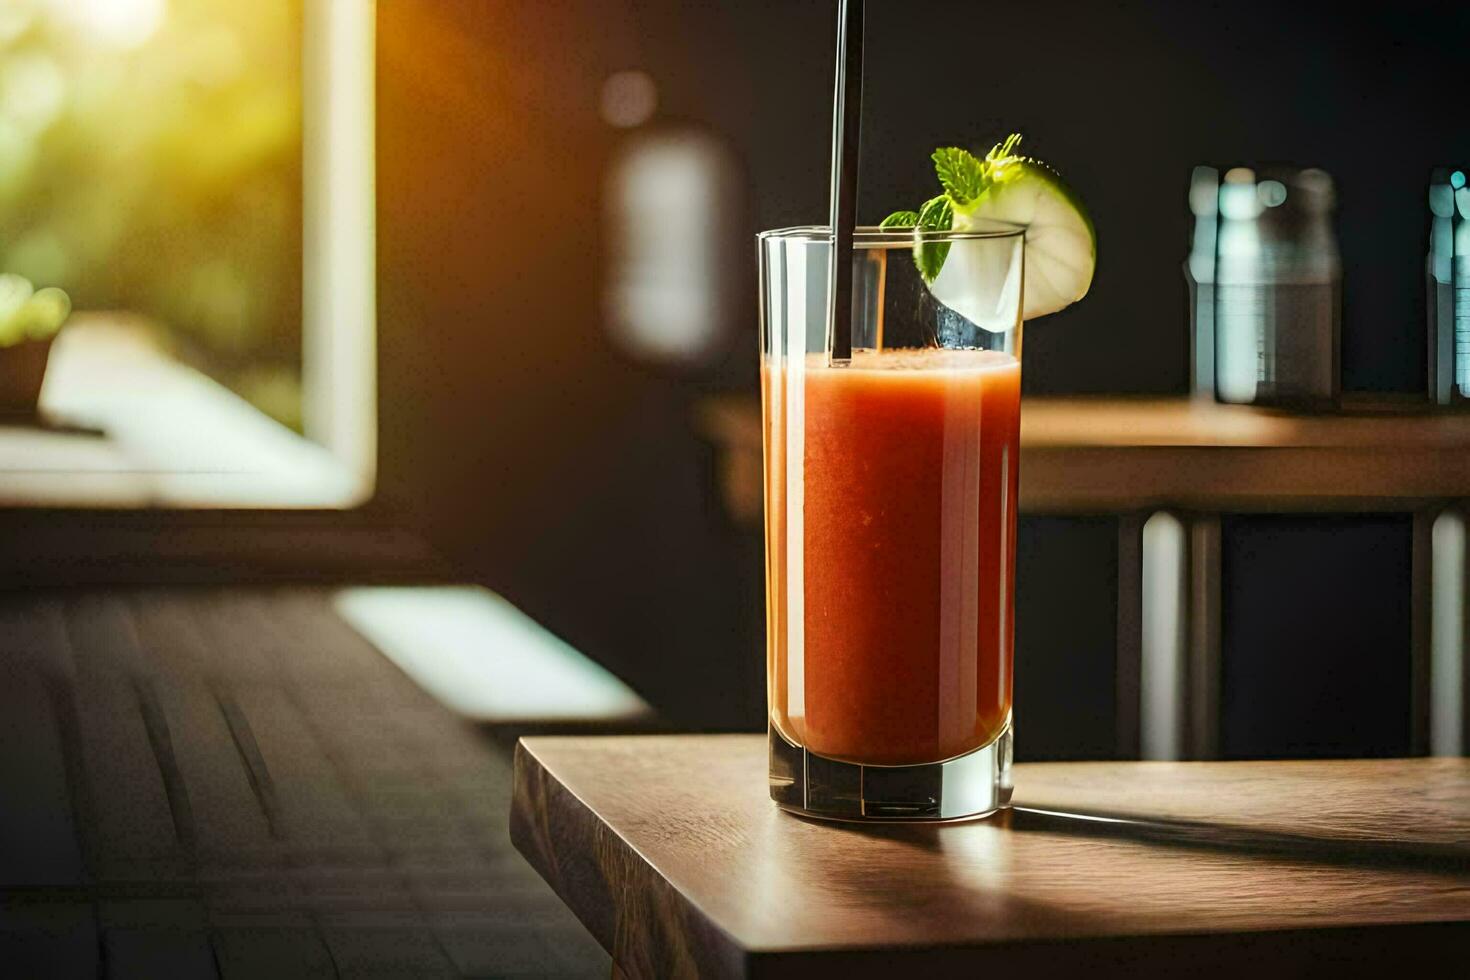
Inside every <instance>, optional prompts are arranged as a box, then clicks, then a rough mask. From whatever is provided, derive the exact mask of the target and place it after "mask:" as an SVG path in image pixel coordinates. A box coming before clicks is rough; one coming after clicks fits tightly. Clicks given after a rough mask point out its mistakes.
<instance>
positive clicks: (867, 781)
mask: <svg viewBox="0 0 1470 980" xmlns="http://www.w3.org/2000/svg"><path fill="white" fill-rule="evenodd" d="M767 732H768V741H769V743H770V752H771V762H770V782H771V799H773V800H775V801H776V804H777V805H778V806H780V807H781V808H782V809H783V810H790V811H791V812H793V813H800V814H802V815H803V816H808V817H821V818H823V819H827V820H857V821H889V822H892V821H898V820H922V821H929V820H962V819H965V818H967V817H983V816H985V815H986V814H989V813H994V812H995V811H996V810H999V809H1001V808H1002V807H1007V806H1010V804H1011V723H1010V721H1009V719H1007V721H1006V724H1005V727H1004V728H1002V729H1001V731H1000V734H999V735H997V736H996V737H995V738H994V739H992V740H991V741H990V742H989V744H987V745H982V746H981V747H980V748H978V749H974V750H972V751H970V752H966V753H965V754H964V755H959V756H955V757H954V758H953V759H947V760H945V761H944V762H931V763H927V764H925V765H917V766H864V765H860V764H858V763H855V762H839V761H837V760H835V759H828V758H826V757H825V756H820V755H816V754H814V753H812V752H808V751H807V750H806V749H803V748H802V747H801V746H799V745H793V744H792V743H791V742H789V741H787V739H786V737H785V736H783V735H782V734H781V733H780V732H778V731H776V729H775V727H773V726H768V728H767Z"/></svg>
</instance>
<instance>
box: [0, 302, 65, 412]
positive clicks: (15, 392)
mask: <svg viewBox="0 0 1470 980" xmlns="http://www.w3.org/2000/svg"><path fill="white" fill-rule="evenodd" d="M70 313H71V299H70V298H69V297H68V296H67V295H66V293H64V292H63V291H61V290H60V289H57V288H56V287H54V286H48V287H46V288H45V289H35V288H34V287H32V286H31V283H30V280H28V279H26V278H25V277H24V276H17V275H15V274H13V273H0V416H25V417H27V418H30V417H33V416H35V414H36V403H37V401H38V400H39V399H40V397H41V382H42V381H44V380H45V378H46V360H47V358H49V357H50V356H51V342H52V341H53V340H55V339H56V333H57V331H59V330H60V329H61V325H62V324H63V323H65V322H66V318H67V316H68V315H69V314H70Z"/></svg>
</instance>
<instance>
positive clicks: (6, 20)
mask: <svg viewBox="0 0 1470 980" xmlns="http://www.w3.org/2000/svg"><path fill="white" fill-rule="evenodd" d="M0 271H5V272H12V273H17V274H19V275H23V276H25V277H26V278H28V279H30V280H31V281H32V282H34V283H36V284H38V285H50V286H60V287H62V288H63V289H65V290H66V291H67V292H68V293H69V294H70V295H71V297H72V300H73V302H74V304H75V306H76V308H77V309H79V310H92V311H97V310H105V311H110V312H117V313H127V314H131V315H133V316H135V317H137V318H138V319H139V320H140V321H142V322H144V323H146V324H147V325H148V327H149V328H151V330H152V331H153V333H154V336H155V337H156V339H157V340H158V341H159V342H160V343H161V344H162V345H164V346H165V347H166V348H167V349H169V350H170V351H172V352H173V353H174V354H175V355H176V356H179V357H181V358H183V359H184V360H186V361H188V362H189V363H192V364H194V365H196V366H198V367H200V368H201V369H203V370H204V371H206V372H207V373H209V374H211V375H213V376H214V377H216V378H217V379H218V380H220V381H222V382H223V383H224V384H226V385H227V386H229V387H231V388H233V389H234V390H236V391H237V392H239V393H240V394H242V395H244V396H245V397H246V398H247V399H248V400H250V401H251V402H252V403H254V404H255V405H256V406H257V407H259V408H261V409H262V410H264V411H265V412H266V413H267V414H269V415H272V416H274V417H275V418H277V419H279V420H280V421H282V422H284V423H286V424H287V425H290V426H292V427H293V428H299V427H300V424H301V393H300V386H301V10H300V4H299V0H259V2H251V3H236V2H232V0H7V2H6V3H5V4H4V5H3V6H0Z"/></svg>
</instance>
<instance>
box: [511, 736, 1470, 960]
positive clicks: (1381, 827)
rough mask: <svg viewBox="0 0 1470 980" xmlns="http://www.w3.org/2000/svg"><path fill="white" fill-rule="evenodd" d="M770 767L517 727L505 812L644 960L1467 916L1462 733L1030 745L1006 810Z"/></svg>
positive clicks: (1177, 937)
mask: <svg viewBox="0 0 1470 980" xmlns="http://www.w3.org/2000/svg"><path fill="white" fill-rule="evenodd" d="M765 769H766V749H765V739H764V738H763V737H761V736H754V735H750V736H746V735H733V736H647V737H629V738H575V737H574V738H530V739H525V740H523V741H522V742H521V744H520V746H519V747H518V749H517V753H516V771H515V797H514V804H513V809H512V814H511V833H512V838H513V840H514V841H515V844H516V846H517V847H518V848H519V849H520V851H521V852H522V853H523V854H524V855H525V856H526V857H527V859H528V860H529V861H530V862H531V864H532V865H533V866H534V867H535V868H536V869H537V870H538V871H539V872H540V873H541V875H542V876H543V877H544V878H545V879H546V880H547V881H548V882H549V883H550V884H551V886H552V888H553V889H555V890H556V892H557V893H558V894H559V895H560V896H561V898H562V900H563V901H565V902H566V903H567V904H568V905H569V906H570V907H571V909H572V911H573V912H575V913H576V914H577V916H578V917H579V918H580V919H581V920H582V922H583V923H584V924H585V925H586V926H587V927H588V928H589V929H590V930H591V932H592V934H593V935H594V936H596V937H597V939H598V940H599V941H600V942H601V943H602V945H603V946H604V948H606V949H607V950H609V951H610V952H611V953H612V955H613V960H614V963H615V964H616V968H617V970H621V971H622V973H623V974H624V975H626V976H629V977H645V976H646V977H676V976H694V975H699V976H761V977H767V976H788V975H795V974H796V973H798V972H800V973H802V974H803V975H804V976H807V977H810V976H825V975H836V974H835V973H833V972H832V971H839V970H840V971H841V974H842V975H844V976H866V975H874V976H876V975H879V974H882V975H885V976H889V975H902V974H903V973H904V971H914V972H912V973H909V974H908V975H915V976H917V975H921V974H920V973H918V972H917V971H919V970H927V971H931V972H930V974H929V975H935V976H939V975H970V976H981V975H1001V974H993V973H986V972H984V971H986V970H998V969H1009V970H1013V971H1016V972H1014V973H1010V974H1007V975H1010V976H1023V975H1033V976H1053V975H1069V973H1070V974H1074V975H1080V973H1081V972H1082V971H1084V970H1085V971H1086V974H1087V975H1088V976H1090V977H1091V976H1098V975H1114V974H1117V975H1123V974H1128V975H1134V976H1136V975H1139V974H1138V971H1140V970H1161V969H1171V968H1172V969H1173V970H1175V971H1183V970H1188V971H1189V972H1190V973H1191V974H1196V975H1226V974H1231V975H1247V973H1246V971H1250V974H1252V975H1255V974H1259V975H1300V973H1301V971H1302V970H1314V971H1325V973H1324V975H1330V974H1332V973H1333V972H1334V971H1341V970H1351V971H1354V972H1356V971H1361V970H1364V969H1371V968H1373V967H1375V966H1376V967H1380V968H1384V969H1387V968H1392V969H1394V970H1395V971H1397V972H1405V973H1412V971H1413V970H1415V969H1426V970H1429V971H1430V972H1426V973H1425V974H1424V975H1446V974H1445V972H1444V968H1445V967H1448V966H1449V964H1451V963H1456V964H1457V967H1456V968H1458V965H1459V963H1458V957H1459V956H1460V955H1461V952H1462V951H1463V949H1464V948H1466V943H1467V942H1470V844H1467V843H1466V842H1467V841H1470V760H1466V759H1453V760H1451V759H1411V760H1378V761H1365V762H1358V761H1340V762H1251V763H1243V762H1225V763H1136V762H1135V763H1052V764H1026V765H1020V766H1017V767H1016V771H1015V784H1016V807H1017V809H1015V810H1013V811H1012V812H1011V813H1009V814H1005V815H1002V816H1001V817H999V818H993V819H990V820H985V821H976V822H969V823H957V824H949V825H908V826H903V825H888V826H884V827H869V826H859V825H852V824H828V823H819V822H815V821H810V820H805V819H801V818H798V817H794V816H792V815H790V814H786V813H783V812H780V811H778V810H777V809H776V808H775V807H774V806H773V805H772V804H771V802H770V800H769V799H768V798H767V795H766V772H765ZM1028 970H1040V971H1041V972H1039V973H1030V974H1026V973H1023V972H1021V971H1028ZM1434 970H1439V971H1440V972H1439V973H1438V974H1436V973H1435V972H1433V971H1434ZM960 971H964V972H963V974H961V973H960Z"/></svg>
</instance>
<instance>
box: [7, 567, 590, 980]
mask: <svg viewBox="0 0 1470 980" xmlns="http://www.w3.org/2000/svg"><path fill="white" fill-rule="evenodd" d="M510 779H511V774H510V763H509V752H508V750H507V749H505V748H504V747H503V746H501V745H498V744H497V743H495V742H494V741H492V740H491V739H490V738H489V737H487V736H486V735H485V734H483V733H481V732H479V731H476V730H474V729H472V728H470V727H469V726H467V725H465V724H464V723H462V722H461V721H459V720H458V719H457V718H455V717H454V716H453V715H451V714H450V713H448V712H447V711H445V710H444V709H442V708H441V707H440V706H439V705H437V704H436V703H435V702H433V701H432V700H430V699H429V698H428V696H427V695H425V694H423V693H422V692H421V691H420V690H419V689H418V688H416V687H415V686H414V685H413V684H411V683H410V682H409V681H408V680H407V679H406V678H405V677H404V675H402V674H401V673H399V672H398V670H397V668H395V667H394V666H393V665H392V664H390V663H389V662H388V661H387V660H386V659H384V658H383V657H382V656H380V655H379V654H378V653H377V651H375V650H374V649H373V648H372V647H371V646H369V645H368V644H367V643H366V642H365V641H363V640H362V639H361V638H359V637H358V636H357V634H355V633H353V632H352V631H351V630H350V629H349V628H348V627H347V626H346V625H345V624H344V623H342V622H341V621H340V620H339V619H337V618H336V616H335V615H334V614H333V613H332V612H331V609H330V606H329V604H328V596H327V594H326V593H325V592H320V591H315V590H311V589H296V588H291V589H283V588H277V589H256V590H240V589H229V590H222V589H210V590H202V589H197V590H188V589H182V590H181V589H172V590H152V591H115V590H114V591H107V592H85V593H79V592H52V593H29V594H15V593H12V594H11V595H10V597H8V598H5V599H0V973H3V974H4V975H6V976H58V977H73V976H77V977H90V976H108V977H213V976H225V977H257V976H259V977H291V976H312V977H318V976H320V977H332V976H342V977H357V976H374V977H382V976H392V977H400V976H402V977H418V976H433V977H439V976H450V977H452V976H494V977H514V976H538V977H540V976H566V977H578V976H604V977H605V976H606V975H607V972H608V959H607V957H606V955H605V954H604V953H603V952H602V951H601V950H600V949H599V948H598V945H597V943H596V942H595V941H594V940H593V939H592V938H591V936H590V935H588V933H587V932H586V931H585V930H584V929H583V928H582V926H581V925H580V924H579V923H578V922H577V921H576V920H575V919H574V918H573V917H572V916H571V914H570V913H569V912H568V911H567V910H566V909H565V907H564V906H563V905H562V904H561V902H560V901H559V900H558V899H557V898H556V897H555V896H554V895H553V894H552V893H551V891H550V890H549V889H548V888H547V887H546V886H545V885H544V884H543V883H542V882H541V881H540V879H539V878H538V877H537V876H536V875H535V873H534V872H532V871H531V870H530V868H529V867H527V866H526V864H525V863H524V862H523V861H522V859H521V858H520V857H519V855H517V854H516V853H515V852H514V851H513V850H512V848H511V845H510V842H509V840H508V837H507V829H506V820H507V812H508V806H509V800H510V791H511V785H510Z"/></svg>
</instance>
